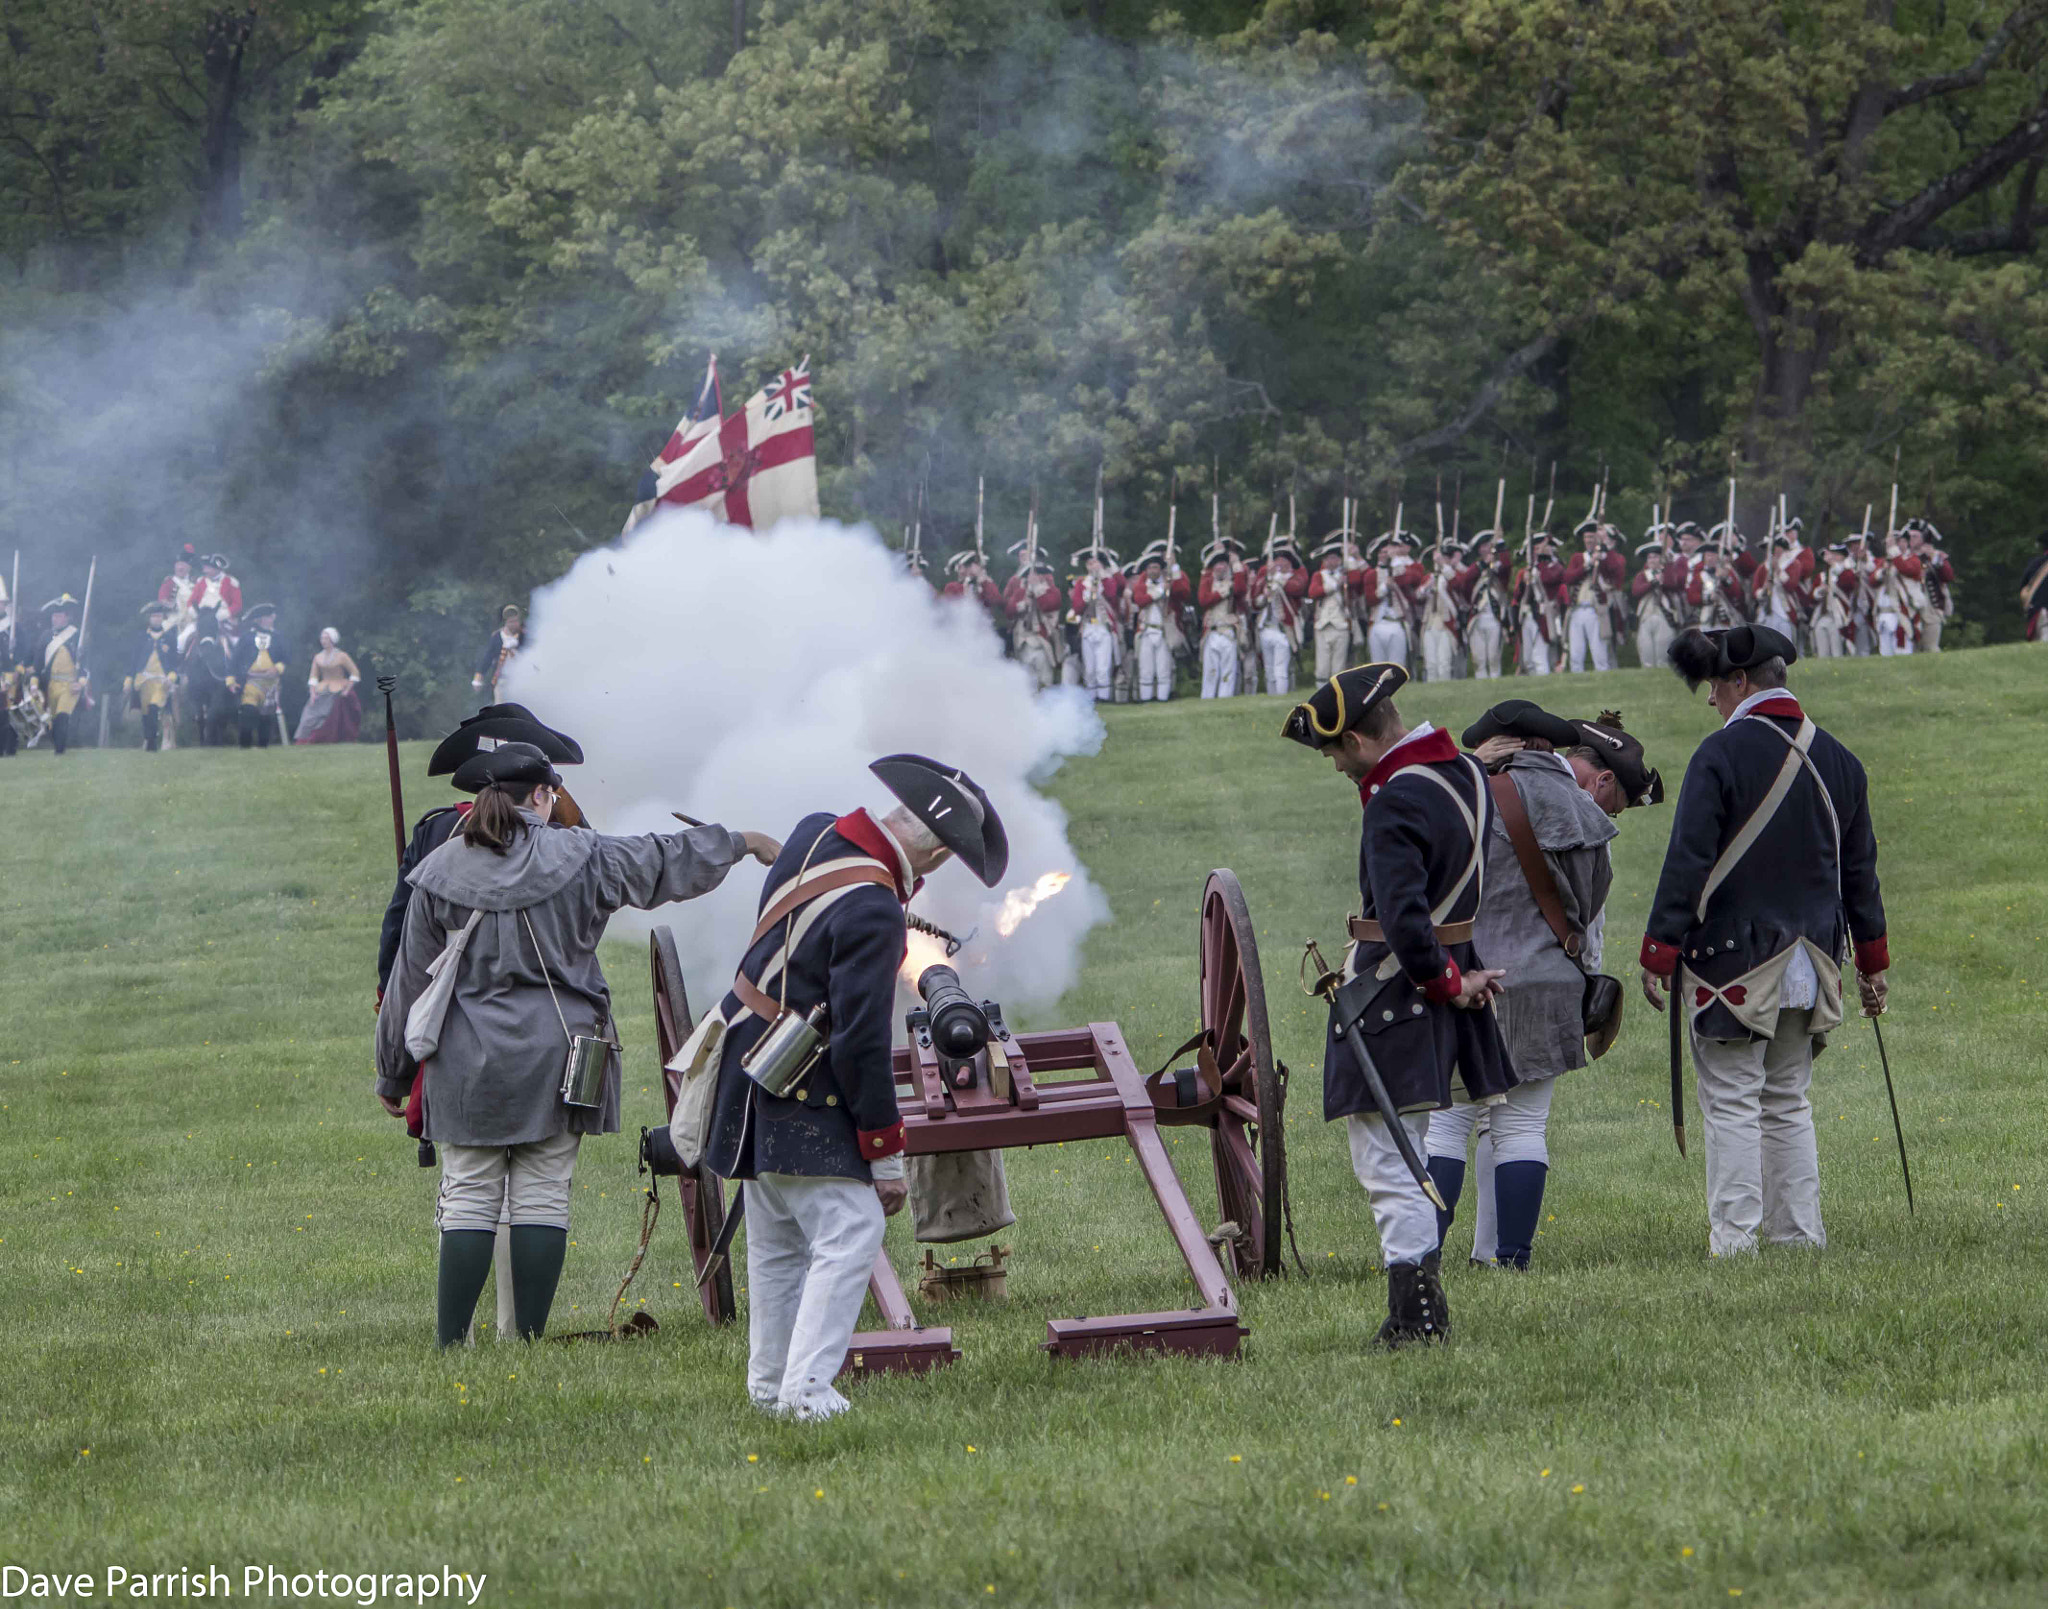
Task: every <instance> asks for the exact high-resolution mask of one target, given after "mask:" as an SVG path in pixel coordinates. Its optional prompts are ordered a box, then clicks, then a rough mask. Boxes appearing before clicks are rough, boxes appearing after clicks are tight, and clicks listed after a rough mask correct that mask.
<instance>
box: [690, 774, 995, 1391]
mask: <svg viewBox="0 0 2048 1609" xmlns="http://www.w3.org/2000/svg"><path fill="white" fill-rule="evenodd" d="M870 769H871V770H872V771H873V772H874V773H875V775H876V776H877V777H879V778H881V780H882V783H883V785H884V786H886V787H887V788H888V789H889V791H890V792H891V793H893V794H895V795H896V797H897V798H898V799H900V800H901V801H902V804H901V806H900V807H899V808H897V809H895V810H892V811H890V812H889V813H888V815H886V816H885V817H883V818H882V820H880V821H879V822H878V821H876V820H874V819H873V818H872V817H871V816H870V815H869V814H868V813H867V812H866V811H865V810H856V811H854V812H853V813H852V814H850V815H845V816H840V817H838V818H837V819H836V820H835V819H834V818H833V817H831V816H829V815H826V814H823V813H820V814H817V815H812V816H806V817H805V818H804V819H803V821H802V822H800V823H799V824H798V825H797V827H796V829H795V830H794V831H793V832H791V833H790V835H789V840H788V842H787V843H786V844H784V846H783V849H782V853H781V855H780V856H779V857H778V858H777V859H776V862H775V864H774V866H772V867H771V868H770V869H769V872H768V881H767V886H766V887H765V888H764V889H763V890H762V894H761V905H760V911H761V915H760V919H759V921H758V923H757V924H756V926H755V928H754V936H753V939H752V940H751V941H750V943H749V944H748V947H747V953H746V957H745V959H744V960H742V961H741V963H740V969H739V973H738V975H737V976H736V977H735V978H734V979H733V986H732V990H731V992H730V993H728V994H727V995H726V996H725V998H724V999H723V1000H722V1001H721V1002H720V1003H719V1008H718V1010H717V1012H716V1013H715V1014H713V1015H712V1016H709V1017H707V1018H706V1019H705V1020H704V1022H703V1023H702V1024H700V1025H699V1029H698V1034H697V1036H696V1037H695V1038H693V1039H692V1041H691V1043H690V1044H689V1045H686V1046H685V1047H684V1050H683V1052H682V1054H683V1056H684V1057H687V1058H689V1059H690V1060H691V1061H692V1062H693V1063H694V1062H696V1061H697V1060H698V1059H699V1058H701V1057H704V1056H707V1055H709V1054H711V1052H712V1045H713V1044H714V1042H715V1043H716V1054H717V1056H718V1073H717V1079H718V1082H717V1086H716V1091H715V1094H714V1097H713V1108H712V1114H711V1122H710V1131H709V1136H708V1140H707V1143H706V1146H705V1158H706V1160H707V1161H709V1162H710V1164H711V1166H712V1168H713V1169H714V1170H716V1172H717V1173H718V1174H719V1175H720V1176H721V1177H724V1178H727V1179H740V1180H744V1181H745V1186H744V1189H743V1191H742V1194H741V1197H740V1200H741V1202H742V1203H743V1204H744V1207H745V1211H746V1225H747V1305H748V1314H747V1328H748V1344H749V1349H750V1350H749V1356H748V1360H747V1395H748V1396H749V1397H750V1398H751V1399H752V1400H753V1402H754V1405H755V1406H756V1407H758V1408H761V1409H764V1410H766V1411H768V1412H770V1413H778V1414H790V1415H793V1416H795V1417H796V1418H798V1419H826V1418H830V1417H831V1416H832V1415H834V1414H837V1413H842V1412H844V1411H845V1410H846V1408H847V1407H848V1406H849V1404H848V1402H847V1400H846V1398H845V1397H843V1396H841V1395H840V1394H839V1392H838V1390H837V1389H836V1388H835V1387H834V1386H833V1384H832V1381H833V1378H834V1377H835V1376H836V1375H837V1374H838V1373H839V1370H840V1366H841V1365H842V1364H843V1363H844V1362H845V1361H846V1348H847V1343H848V1341H849V1340H850V1339H851V1338H852V1335H853V1327H854V1325H855V1323H857V1322H858V1320H859V1318H860V1307H861V1299H862V1296H863V1294H864V1293H865V1292H866V1290H867V1284H868V1275H869V1273H870V1272H871V1271H872V1269H873V1268H874V1265H875V1255H876V1253H877V1252H879V1251H880V1250H881V1246H882V1228H883V1219H884V1218H885V1217H886V1216H888V1215H890V1214H893V1213H895V1212H897V1211H898V1210H899V1209H901V1207H902V1206H903V1202H904V1198H905V1194H906V1189H907V1187H906V1185H905V1183H904V1163H903V1121H902V1118H901V1117H900V1115H899V1114H898V1112H897V1107H896V1074H895V1071H894V1067H893V1062H892V1054H891V1049H890V1032H891V1027H892V1019H893V1017H894V1014H895V1005H896V972H897V969H898V968H899V967H900V966H901V965H902V964H903V958H904V954H905V924H904V908H905V906H907V905H908V904H909V902H910V897H911V895H912V894H913V893H915V892H916V891H917V888H918V886H919V885H920V884H921V883H922V881H923V879H924V877H925V875H926V874H927V873H929V872H931V871H933V870H935V869H936V868H937V867H939V866H940V865H942V864H944V862H945V861H946V859H947V857H948V856H952V855H957V856H959V857H960V859H961V860H962V861H963V862H964V863H965V864H966V866H967V869H968V870H969V871H971V872H973V873H974V875H975V876H976V877H978V878H980V879H981V881H982V882H983V883H984V884H986V885H988V886H989V887H994V886H995V884H996V883H997V882H998V881H999V880H1000V879H1001V877H1002V875H1003V871H1004V869H1005V868H1006V867H1007V866H1008V865H1009V860H1010V847H1009V840H1008V838H1007V837H1006V835H1005V834H1004V831H1003V824H1002V821H1001V819H1000V818H999V817H998V816H997V815H996V811H995V807H994V806H993V805H992V804H990V803H989V800H988V795H987V794H985V793H983V792H982V791H981V789H980V788H979V787H977V786H976V785H975V783H974V782H973V780H972V779H971V778H970V777H968V776H967V774H966V773H965V772H963V771H954V770H951V769H949V768H947V767H945V766H942V765H939V764H938V763H937V762H935V761H932V760H927V759H924V758H923V757H921V756H919V755H915V754H896V755H890V756H889V757H888V758H886V759H881V760H877V761H876V762H875V763H874V765H873V766H871V767H870ZM715 1036H722V1038H715ZM736 1210H737V1209H736Z"/></svg>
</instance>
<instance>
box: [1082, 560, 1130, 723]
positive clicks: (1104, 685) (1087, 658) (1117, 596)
mask: <svg viewBox="0 0 2048 1609" xmlns="http://www.w3.org/2000/svg"><path fill="white" fill-rule="evenodd" d="M1073 557H1074V562H1075V563H1077V564H1080V565H1082V566H1083V573H1082V574H1080V575H1077V576H1075V577H1074V588H1073V606H1074V618H1075V620H1076V622H1077V623H1078V624H1079V626H1080V628H1081V679H1082V682H1083V684H1084V685H1085V686H1086V687H1087V689H1088V692H1089V694H1090V695H1091V696H1092V697H1093V698H1094V700H1095V702H1096V703H1098V704H1107V703H1108V702H1109V701H1110V697H1111V695H1112V691H1113V684H1114V681H1115V676H1116V665H1117V659H1118V650H1119V649H1120V648H1121V646H1122V643H1123V603H1122V600H1123V592H1124V578H1123V571H1122V570H1121V568H1120V567H1119V562H1118V559H1117V556H1116V554H1115V553H1113V552H1111V551H1110V549H1108V548H1106V547H1086V548H1083V549H1082V550H1081V551H1080V552H1079V553H1076V554H1075V555H1074V556H1073Z"/></svg>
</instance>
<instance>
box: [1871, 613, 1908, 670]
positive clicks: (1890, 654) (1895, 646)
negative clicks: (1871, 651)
mask: <svg viewBox="0 0 2048 1609" xmlns="http://www.w3.org/2000/svg"><path fill="white" fill-rule="evenodd" d="M1877 651H1878V652H1879V653H1880V654H1882V655H1883V656H1884V657H1885V658H1886V659H1891V658H1894V657H1896V656H1897V655H1900V654H1910V653H1911V652H1912V651H1913V627H1912V624H1911V622H1909V621H1908V620H1907V619H1906V617H1905V616H1904V615H1902V614H1898V613H1895V612H1894V611H1892V610H1890V609H1884V610H1880V611H1879V613H1878V617H1877Z"/></svg>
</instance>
